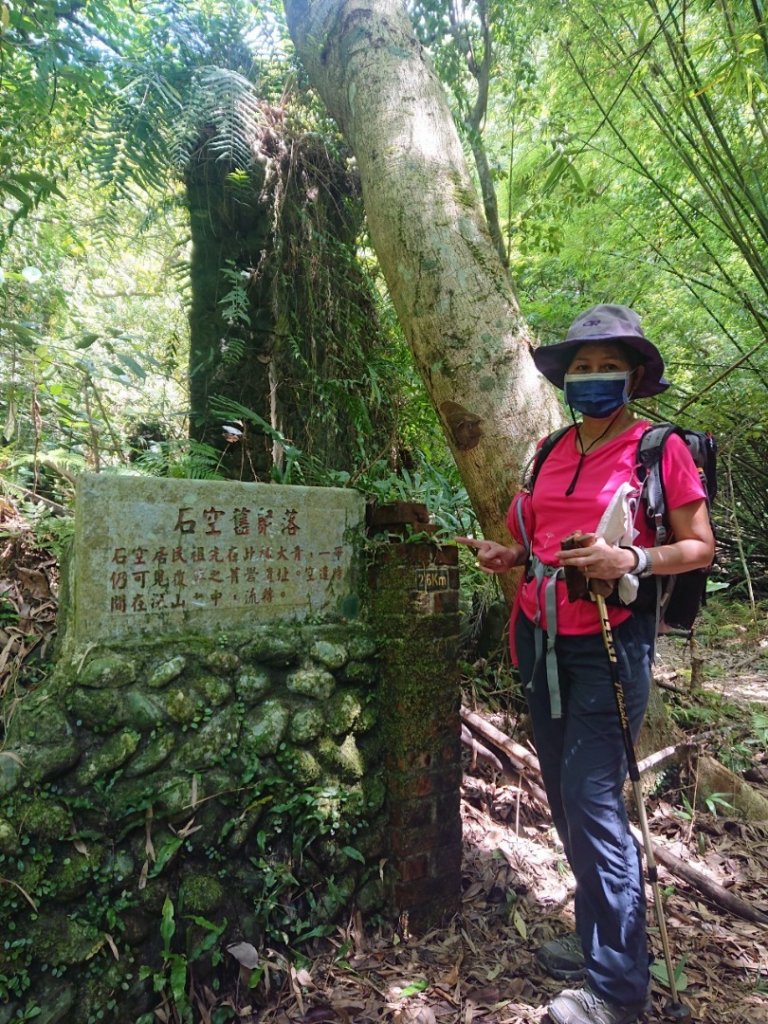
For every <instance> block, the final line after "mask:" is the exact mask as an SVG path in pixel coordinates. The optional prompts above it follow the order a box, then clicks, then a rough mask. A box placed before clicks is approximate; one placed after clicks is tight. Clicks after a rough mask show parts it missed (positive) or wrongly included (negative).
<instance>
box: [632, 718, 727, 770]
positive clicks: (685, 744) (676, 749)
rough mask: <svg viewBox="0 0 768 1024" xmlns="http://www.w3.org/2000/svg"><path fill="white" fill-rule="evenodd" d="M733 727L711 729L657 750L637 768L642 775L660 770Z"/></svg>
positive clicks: (638, 763) (638, 764) (640, 762)
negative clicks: (660, 766) (652, 769)
mask: <svg viewBox="0 0 768 1024" xmlns="http://www.w3.org/2000/svg"><path fill="white" fill-rule="evenodd" d="M732 728H733V727H732V726H730V725H729V726H724V727H723V728H722V729H710V730H709V731H708V732H702V733H699V735H698V736H694V737H691V738H688V739H684V740H681V741H680V742H679V743H675V744H673V745H672V746H670V747H664V749H663V750H657V751H656V752H655V753H654V754H649V755H648V756H647V757H644V758H643V759H642V761H638V762H637V768H638V771H639V772H640V774H641V775H642V774H643V772H647V771H650V769H651V768H658V767H659V765H662V764H666V762H667V761H673V760H676V759H677V757H678V756H679V755H680V754H682V753H684V752H685V751H687V750H693V749H695V748H696V747H699V746H701V744H703V743H704V742H706V740H711V739H712V738H713V737H715V736H722V734H723V733H724V732H726V731H729V730H731V729H732Z"/></svg>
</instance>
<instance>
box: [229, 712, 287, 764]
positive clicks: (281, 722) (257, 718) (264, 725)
mask: <svg viewBox="0 0 768 1024" xmlns="http://www.w3.org/2000/svg"><path fill="white" fill-rule="evenodd" d="M289 718H290V715H289V712H288V709H287V708H286V707H285V705H284V704H282V703H281V702H280V701H277V700H267V701H264V703H263V704H262V705H261V706H260V707H258V708H256V709H255V710H254V712H253V715H252V717H251V718H250V720H249V721H247V722H245V723H244V724H243V730H242V733H241V738H240V742H241V746H242V749H243V752H244V754H245V755H246V756H247V757H249V758H253V757H264V756H266V755H268V754H274V753H275V752H276V751H277V748H278V747H279V746H280V743H281V741H282V739H283V737H284V736H285V733H286V731H287V729H288V721H289Z"/></svg>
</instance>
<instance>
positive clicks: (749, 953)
mask: <svg viewBox="0 0 768 1024" xmlns="http://www.w3.org/2000/svg"><path fill="white" fill-rule="evenodd" d="M766 648H768V644H767V643H766V642H765V640H764V638H759V637H758V638H757V639H755V638H753V637H749V642H747V638H745V636H744V635H743V634H741V633H740V632H739V631H738V630H737V631H736V632H735V634H734V637H733V638H732V640H731V641H729V642H727V643H721V644H720V645H719V646H718V649H717V651H716V652H713V651H712V650H708V651H707V655H706V660H707V663H708V664H709V663H710V662H711V661H712V659H713V658H714V659H715V661H716V663H717V664H716V666H715V668H716V671H715V672H714V673H713V674H712V677H710V678H707V679H706V680H705V682H704V687H705V689H708V690H712V691H715V692H721V693H723V694H724V695H725V696H726V697H728V698H729V699H737V700H740V701H742V702H743V704H742V706H743V708H744V712H745V716H747V717H748V712H749V713H761V712H763V713H766V714H768V675H766V672H765V668H766V664H767V663H766V657H765V655H766V654H768V650H766ZM683 661H684V659H683V657H682V656H681V653H680V650H679V644H675V643H672V642H669V643H667V644H666V645H665V642H664V641H662V643H661V656H660V659H659V664H658V670H659V675H660V678H661V679H663V680H664V681H666V682H667V684H668V685H673V686H674V684H675V681H676V680H678V679H681V680H682V682H683V684H684V685H685V684H686V683H687V679H688V676H687V675H686V672H687V670H686V669H685V668H684V666H683ZM739 669H743V670H744V671H742V672H741V673H740V672H739ZM761 669H762V671H761ZM747 702H751V703H750V704H748V703H747ZM491 717H492V716H491ZM494 724H496V725H497V726H499V727H500V728H502V729H503V728H504V726H505V724H506V723H505V722H504V721H503V720H499V716H496V717H495V718H494ZM756 762H757V763H756V765H755V768H756V770H757V772H758V775H757V777H756V782H757V787H758V788H759V789H760V790H761V791H762V792H763V794H764V795H768V786H766V785H765V784H764V776H761V775H760V774H759V771H760V769H764V768H765V762H766V755H765V751H762V752H759V753H758V756H757V758H756ZM647 810H648V817H649V823H650V829H651V833H652V836H653V839H654V842H657V843H659V844H664V845H665V846H666V847H667V848H668V849H669V850H670V851H671V852H673V853H675V854H676V855H677V856H678V857H680V858H681V859H683V860H686V861H687V862H688V863H689V864H690V865H691V866H692V867H695V868H697V869H698V870H699V871H701V872H702V873H704V874H706V875H707V876H708V877H709V878H710V879H712V880H713V881H715V882H716V883H718V884H719V885H721V886H723V887H724V888H726V889H729V890H730V891H731V892H733V893H735V894H737V895H739V896H740V897H741V898H742V899H744V900H746V901H747V902H749V903H750V904H751V905H752V906H753V907H755V908H757V909H760V910H762V911H763V912H764V913H768V822H765V823H758V824H746V823H744V822H742V821H736V820H734V819H733V818H729V817H727V816H725V815H723V814H720V815H719V816H714V815H713V814H710V813H702V812H698V811H696V812H694V813H693V817H692V818H691V817H690V816H681V813H680V811H679V809H678V808H676V807H674V806H673V805H672V804H671V803H670V802H669V801H668V800H665V799H663V798H654V797H651V798H649V800H648V804H647ZM462 818H463V826H464V859H463V900H462V907H461V912H460V914H458V915H457V916H456V917H455V918H454V919H453V920H452V921H451V922H450V923H449V924H448V925H447V926H446V927H445V928H441V929H435V930H433V931H430V932H429V933H427V934H425V935H418V936H417V935H411V936H410V937H408V938H407V941H403V939H402V938H401V937H400V935H399V934H398V931H399V930H398V928H397V927H395V926H394V923H393V927H392V928H391V929H382V930H380V931H379V932H378V933H377V934H376V935H375V936H373V937H372V936H370V935H365V934H364V932H363V928H362V925H361V924H360V923H359V922H357V923H355V922H352V923H351V924H350V926H349V927H348V928H347V929H345V930H344V933H343V934H342V933H341V932H340V935H339V938H338V941H337V943H336V947H337V948H336V951H335V953H334V954H332V955H329V956H319V957H318V958H317V959H315V960H314V961H313V962H312V963H311V964H310V965H309V966H308V967H307V968H306V969H305V970H303V971H301V972H300V974H301V977H300V981H301V982H302V983H303V984H301V985H299V984H298V982H297V977H296V972H292V981H291V984H290V985H289V984H286V985H285V986H284V988H283V989H282V993H281V995H280V996H278V997H277V998H276V999H275V1000H274V1003H273V1005H272V1006H271V1007H270V1008H267V1009H265V1008H262V1009H260V1010H259V1011H258V1012H257V1013H254V1014H253V1015H250V1014H248V1013H246V1015H245V1017H244V1019H245V1020H246V1021H248V1022H251V1021H253V1022H256V1021H265V1022H266V1021H269V1022H274V1024H293V1022H307V1024H310V1022H311V1024H323V1022H337V1021H338V1022H341V1024H368V1022H384V1021H387V1022H392V1024H471V1022H477V1024H532V1022H538V1021H541V1022H543V1024H548V1022H549V1018H548V1016H547V1015H546V1010H545V1007H546V1004H547V1002H549V1000H550V999H551V998H552V997H553V996H554V995H555V994H556V993H557V992H558V991H559V990H560V989H561V988H563V987H564V983H563V982H558V981H555V980H553V979H551V978H549V977H548V976H547V975H546V974H545V973H543V971H542V970H541V968H540V967H539V965H538V964H537V961H536V957H535V952H536V949H537V948H538V947H539V946H540V945H541V944H542V943H543V942H546V941H547V940H548V939H550V938H552V937H554V936H558V935H561V934H562V933H563V932H565V931H568V930H570V929H572V928H573V917H572V895H573V878H572V876H571V873H570V870H569V869H568V867H567V865H566V863H565V859H564V857H563V853H562V849H561V847H560V844H559V842H558V840H557V837H556V835H555V833H554V830H553V829H552V828H551V824H550V822H549V820H548V818H547V817H546V815H545V814H544V813H543V812H542V811H541V809H540V807H539V806H538V805H536V804H535V803H533V802H532V801H530V800H529V799H528V797H527V796H526V794H525V792H524V790H522V789H520V788H518V787H517V786H514V785H511V786H510V785H497V783H496V782H495V781H494V778H493V776H492V775H491V774H490V773H489V772H488V771H487V770H484V769H482V768H481V767H479V766H478V765H474V764H471V763H467V764H466V765H465V775H464V783H463V791H462ZM659 877H660V885H661V889H662V892H663V894H664V900H665V903H664V909H665V916H666V921H667V927H668V931H669V934H670V942H671V945H672V957H673V961H674V964H675V968H676V970H677V971H681V972H682V973H681V975H680V979H679V988H681V989H682V991H681V992H680V997H681V1000H682V1002H683V1003H684V1004H685V1005H686V1006H687V1007H688V1009H689V1010H690V1011H691V1015H692V1021H693V1022H695V1024H768V927H766V926H764V925H759V924H754V923H752V922H749V921H746V920H742V919H740V918H738V917H734V916H733V915H732V914H730V913H727V912H725V911H723V910H722V909H720V908H719V907H718V906H717V905H716V904H714V903H713V902H711V901H710V900H708V899H707V898H706V897H703V896H702V895H701V894H700V893H698V892H697V891H696V890H694V889H693V888H692V887H691V886H689V885H688V884H687V883H686V882H684V881H681V880H680V879H678V878H676V877H674V876H673V875H672V874H670V873H669V872H668V871H666V870H665V868H664V867H663V866H660V867H659ZM651 899H652V897H651V894H650V891H649V903H650V902H651ZM400 931H401V929H400ZM649 935H650V942H651V947H652V951H653V953H654V956H655V960H656V964H655V966H654V970H656V971H657V972H660V978H661V979H662V980H663V977H664V971H663V963H664V958H663V952H662V948H661V944H660V942H659V939H658V930H657V927H656V921H655V917H654V914H653V910H652V908H651V907H649ZM347 946H350V948H349V949H347ZM668 995H669V994H668V990H667V989H666V988H665V987H664V985H663V984H662V982H661V981H659V980H656V979H654V982H653V1011H652V1012H651V1013H650V1014H649V1015H648V1016H647V1017H646V1018H645V1020H646V1021H647V1024H661V1022H663V1021H665V1020H667V1019H668V1018H667V1017H665V1016H664V1008H665V1005H666V1003H667V1001H668Z"/></svg>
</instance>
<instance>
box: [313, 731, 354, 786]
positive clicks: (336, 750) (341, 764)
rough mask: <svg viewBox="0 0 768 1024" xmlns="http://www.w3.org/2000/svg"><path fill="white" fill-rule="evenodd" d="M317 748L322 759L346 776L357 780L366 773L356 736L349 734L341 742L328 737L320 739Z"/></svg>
mask: <svg viewBox="0 0 768 1024" xmlns="http://www.w3.org/2000/svg"><path fill="white" fill-rule="evenodd" d="M317 749H318V753H319V755H320V760H321V761H322V762H323V763H324V764H326V765H328V766H329V767H330V768H331V769H333V770H335V771H337V772H339V774H340V775H342V776H343V777H344V778H346V779H348V780H353V781H357V780H358V779H361V778H363V776H364V775H365V765H364V764H363V758H362V756H361V754H360V751H359V750H358V747H357V744H356V743H355V738H354V736H347V737H346V738H345V739H344V741H343V743H340V744H337V743H334V741H333V740H332V739H330V738H329V737H326V738H324V739H322V740H320V742H319V743H318V745H317Z"/></svg>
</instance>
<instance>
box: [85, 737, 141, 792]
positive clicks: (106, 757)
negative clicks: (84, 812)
mask: <svg viewBox="0 0 768 1024" xmlns="http://www.w3.org/2000/svg"><path fill="white" fill-rule="evenodd" d="M140 740H141V735H140V734H139V733H137V732H134V731H133V730H131V729H126V730H125V731H124V732H119V733H117V734H116V735H114V736H110V737H109V739H108V740H107V742H106V743H105V744H104V745H103V746H102V747H101V748H99V749H97V750H93V751H91V752H90V754H89V755H86V757H85V759H84V761H83V763H82V764H81V765H80V767H79V768H78V770H77V773H76V776H75V779H76V782H77V784H78V785H79V786H90V785H91V784H92V783H94V782H95V781H96V779H100V778H102V777H103V776H105V775H108V774H110V773H111V772H113V771H115V770H116V769H117V768H119V767H120V766H121V765H122V764H124V763H125V762H126V761H127V760H128V758H129V757H131V755H132V754H134V753H135V751H136V748H137V747H138V745H139V742H140Z"/></svg>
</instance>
